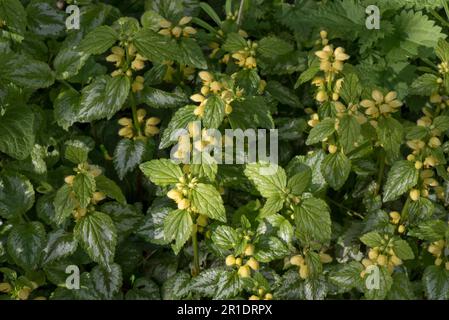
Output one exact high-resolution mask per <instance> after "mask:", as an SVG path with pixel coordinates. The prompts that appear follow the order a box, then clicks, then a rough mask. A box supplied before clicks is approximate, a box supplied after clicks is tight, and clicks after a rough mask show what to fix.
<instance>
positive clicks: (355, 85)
mask: <svg viewBox="0 0 449 320" xmlns="http://www.w3.org/2000/svg"><path fill="white" fill-rule="evenodd" d="M361 94H362V85H361V84H360V80H359V77H357V75H356V74H354V73H350V74H348V75H346V76H345V77H344V80H343V83H342V85H341V89H340V96H341V97H342V99H343V100H344V102H345V103H346V104H347V105H349V104H351V103H352V104H355V103H357V102H359V99H360V95H361ZM351 118H352V117H351ZM341 127H342V128H343V125H341Z"/></svg>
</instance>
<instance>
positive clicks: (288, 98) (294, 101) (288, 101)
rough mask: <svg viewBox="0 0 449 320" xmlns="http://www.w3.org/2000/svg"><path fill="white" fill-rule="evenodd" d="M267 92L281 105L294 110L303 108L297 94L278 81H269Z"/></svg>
mask: <svg viewBox="0 0 449 320" xmlns="http://www.w3.org/2000/svg"><path fill="white" fill-rule="evenodd" d="M265 90H266V91H267V92H268V93H269V94H270V95H271V96H272V97H273V98H274V99H276V100H277V101H279V102H280V103H281V104H284V105H287V106H290V107H292V108H300V107H302V104H301V101H300V100H299V98H298V96H297V95H296V92H295V91H293V90H291V89H290V88H289V87H286V86H283V85H282V84H281V83H280V82H278V81H268V83H267V87H266V88H265Z"/></svg>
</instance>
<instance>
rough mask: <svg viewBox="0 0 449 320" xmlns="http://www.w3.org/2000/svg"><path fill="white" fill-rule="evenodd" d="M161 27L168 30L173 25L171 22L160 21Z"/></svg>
mask: <svg viewBox="0 0 449 320" xmlns="http://www.w3.org/2000/svg"><path fill="white" fill-rule="evenodd" d="M159 26H160V27H161V28H165V29H167V28H170V27H171V26H172V23H171V22H170V21H168V20H166V19H162V20H161V21H159Z"/></svg>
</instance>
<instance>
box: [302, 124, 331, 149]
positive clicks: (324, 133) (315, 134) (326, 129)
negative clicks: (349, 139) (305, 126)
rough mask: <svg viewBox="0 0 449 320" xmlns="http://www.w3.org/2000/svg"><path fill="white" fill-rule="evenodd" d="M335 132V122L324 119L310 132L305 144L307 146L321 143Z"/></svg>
mask: <svg viewBox="0 0 449 320" xmlns="http://www.w3.org/2000/svg"><path fill="white" fill-rule="evenodd" d="M334 132H335V120H334V119H324V120H323V121H321V122H320V123H318V124H317V125H316V126H315V127H313V128H312V130H310V134H309V136H308V137H307V141H306V144H307V145H308V146H310V145H312V144H315V143H318V142H321V141H323V140H324V139H326V138H327V137H329V136H330V135H331V134H333V133H334Z"/></svg>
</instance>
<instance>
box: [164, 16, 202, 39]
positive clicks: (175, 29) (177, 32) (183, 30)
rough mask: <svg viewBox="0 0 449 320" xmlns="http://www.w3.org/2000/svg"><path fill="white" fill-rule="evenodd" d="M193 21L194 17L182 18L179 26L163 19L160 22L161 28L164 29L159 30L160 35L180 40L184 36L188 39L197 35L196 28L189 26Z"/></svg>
mask: <svg viewBox="0 0 449 320" xmlns="http://www.w3.org/2000/svg"><path fill="white" fill-rule="evenodd" d="M191 21H192V17H182V18H181V19H180V20H179V21H178V23H177V24H174V23H173V22H171V21H168V20H166V19H163V20H161V21H160V22H159V26H160V27H161V28H162V29H161V30H159V33H160V34H162V35H164V36H169V37H175V38H180V37H181V36H182V37H185V38H188V37H190V36H192V35H194V34H196V30H195V28H193V27H191V26H188V24H189V23H190V22H191Z"/></svg>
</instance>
